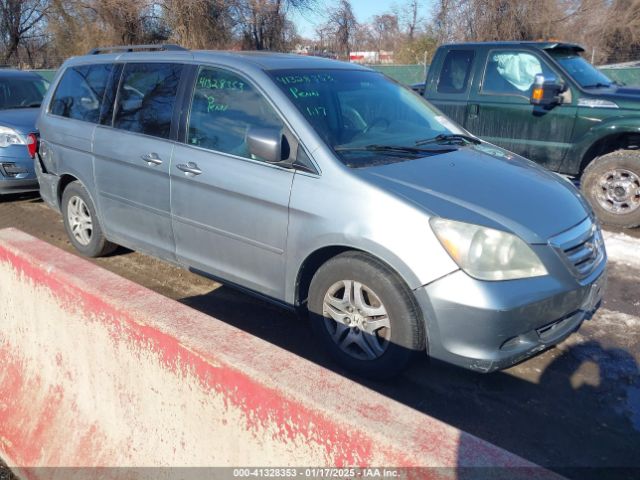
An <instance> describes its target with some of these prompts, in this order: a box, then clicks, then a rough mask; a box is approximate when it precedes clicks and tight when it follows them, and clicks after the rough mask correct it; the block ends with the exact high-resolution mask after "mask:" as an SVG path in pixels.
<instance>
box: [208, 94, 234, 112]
mask: <svg viewBox="0 0 640 480" xmlns="http://www.w3.org/2000/svg"><path fill="white" fill-rule="evenodd" d="M204 97H205V98H206V99H207V112H225V111H227V109H228V108H229V105H224V104H222V103H216V97H214V96H213V95H205V96H204Z"/></svg>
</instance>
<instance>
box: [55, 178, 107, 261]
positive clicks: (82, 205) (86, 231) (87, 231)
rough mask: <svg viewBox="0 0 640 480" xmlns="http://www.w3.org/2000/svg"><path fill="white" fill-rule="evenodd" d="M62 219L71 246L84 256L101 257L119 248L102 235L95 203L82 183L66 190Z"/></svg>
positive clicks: (72, 184)
mask: <svg viewBox="0 0 640 480" xmlns="http://www.w3.org/2000/svg"><path fill="white" fill-rule="evenodd" d="M62 218H63V221H64V228H65V230H66V231H67V235H68V237H69V240H70V241H71V244H72V245H73V246H74V247H75V248H76V250H78V251H79V252H80V253H81V254H82V255H84V256H86V257H101V256H103V255H107V254H109V253H111V252H113V251H114V250H115V249H116V248H117V245H116V244H114V243H111V242H110V241H108V240H107V239H106V238H105V236H104V233H102V228H101V227H100V223H99V221H98V216H97V215H96V209H95V207H94V206H93V201H92V200H91V197H90V196H89V194H88V193H87V191H86V190H85V189H84V187H83V186H82V184H81V183H80V182H72V183H70V184H69V185H68V186H67V188H65V190H64V192H63V194H62Z"/></svg>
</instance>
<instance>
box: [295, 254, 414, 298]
mask: <svg viewBox="0 0 640 480" xmlns="http://www.w3.org/2000/svg"><path fill="white" fill-rule="evenodd" d="M345 252H360V253H363V254H365V255H367V256H369V257H371V258H372V259H374V260H375V261H377V262H379V263H381V264H382V265H384V266H385V267H386V268H388V269H389V270H390V271H392V272H393V273H394V274H395V275H397V277H398V279H400V280H402V281H403V282H404V283H405V284H406V285H407V288H409V290H413V288H415V286H414V285H413V283H416V282H415V281H411V280H413V279H411V280H410V279H409V278H407V275H408V273H407V272H406V271H405V272H401V271H399V270H398V269H397V268H395V267H394V266H393V265H392V264H391V263H390V262H389V261H387V260H386V259H384V258H381V256H380V255H376V254H374V253H372V252H370V251H367V250H364V249H362V248H356V247H353V246H348V245H327V246H324V247H320V248H318V249H316V250H314V251H313V252H311V253H310V254H309V255H307V257H306V258H305V259H304V260H303V261H302V263H301V264H300V267H299V268H298V271H297V274H296V282H295V287H294V288H295V290H294V306H295V307H296V308H300V307H303V306H304V305H306V302H307V297H308V295H309V287H310V286H311V280H312V279H313V277H314V275H315V274H316V272H317V271H318V269H320V267H321V266H322V265H324V264H325V263H326V262H328V261H329V260H331V259H332V258H334V257H336V256H338V255H340V254H342V253H345ZM405 270H407V269H406V268H405ZM403 273H404V274H403ZM415 280H416V281H417V279H415Z"/></svg>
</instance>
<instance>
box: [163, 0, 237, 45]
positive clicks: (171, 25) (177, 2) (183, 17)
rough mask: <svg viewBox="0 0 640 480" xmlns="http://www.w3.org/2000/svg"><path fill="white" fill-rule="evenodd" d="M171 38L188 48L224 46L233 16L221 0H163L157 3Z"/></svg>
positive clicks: (229, 38)
mask: <svg viewBox="0 0 640 480" xmlns="http://www.w3.org/2000/svg"><path fill="white" fill-rule="evenodd" d="M159 6H160V8H162V18H163V19H164V21H165V23H166V26H167V29H168V30H169V32H170V33H169V35H170V38H171V39H172V40H173V41H175V42H176V43H179V44H180V45H183V46H185V47H188V48H196V49H204V48H224V47H227V46H228V45H229V43H230V42H231V41H232V36H233V26H234V19H233V16H232V11H231V8H230V6H229V2H225V1H224V0H164V1H162V2H160V3H159Z"/></svg>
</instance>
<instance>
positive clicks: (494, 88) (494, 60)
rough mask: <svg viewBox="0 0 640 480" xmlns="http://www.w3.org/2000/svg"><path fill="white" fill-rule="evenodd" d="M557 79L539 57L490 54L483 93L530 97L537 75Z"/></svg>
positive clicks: (525, 53)
mask: <svg viewBox="0 0 640 480" xmlns="http://www.w3.org/2000/svg"><path fill="white" fill-rule="evenodd" d="M538 74H542V75H544V76H545V77H546V78H551V77H555V76H556V75H555V74H554V73H553V71H552V70H551V69H550V68H549V67H547V66H546V65H545V64H544V63H543V62H542V61H541V60H540V59H539V58H538V57H536V56H535V55H533V54H531V53H528V52H518V51H499V52H490V53H489V57H488V58H487V65H486V67H485V72H484V81H483V82H482V93H487V94H492V95H522V96H525V97H527V98H528V97H529V96H530V93H531V89H532V87H533V82H534V81H535V78H536V75H538Z"/></svg>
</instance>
